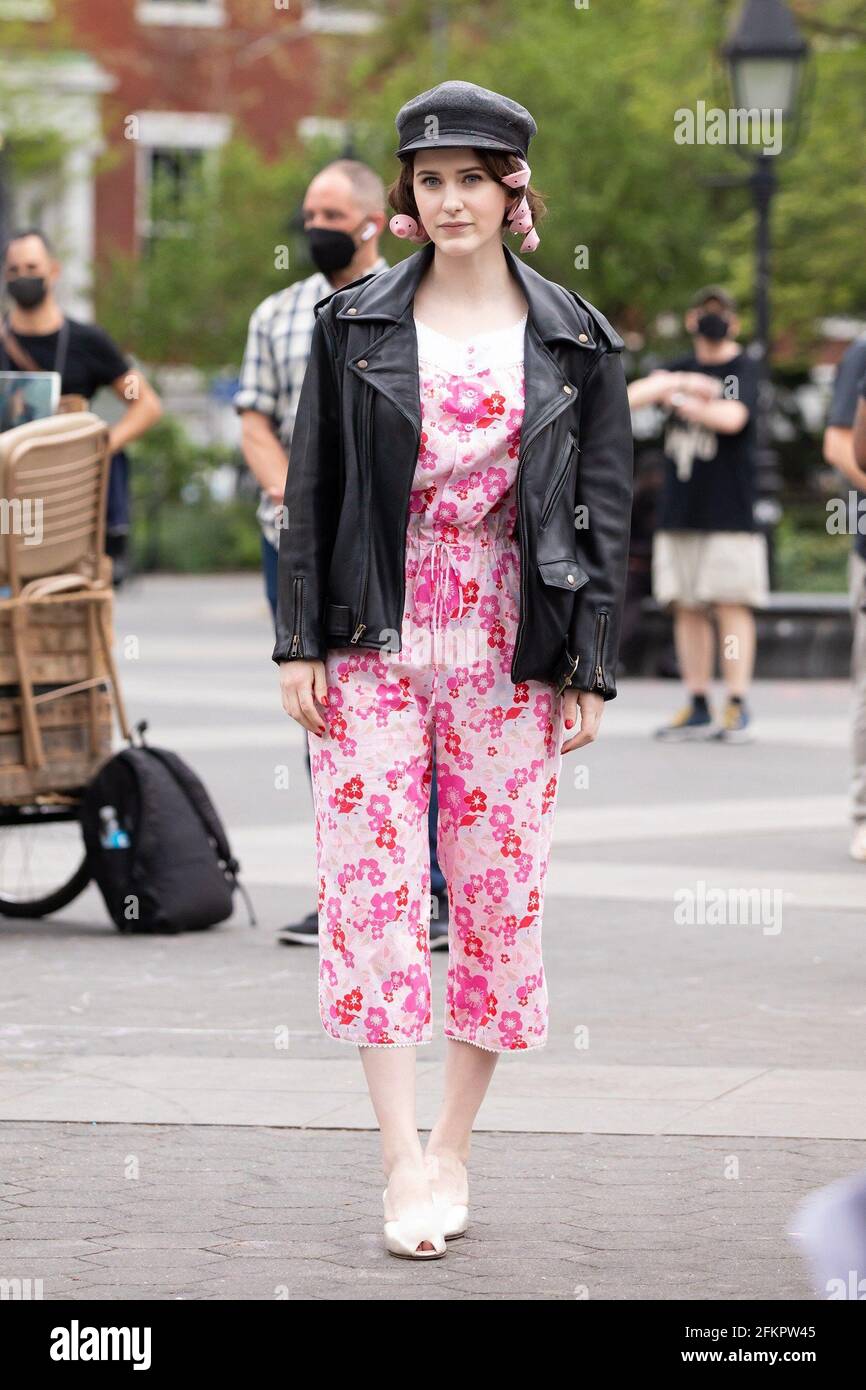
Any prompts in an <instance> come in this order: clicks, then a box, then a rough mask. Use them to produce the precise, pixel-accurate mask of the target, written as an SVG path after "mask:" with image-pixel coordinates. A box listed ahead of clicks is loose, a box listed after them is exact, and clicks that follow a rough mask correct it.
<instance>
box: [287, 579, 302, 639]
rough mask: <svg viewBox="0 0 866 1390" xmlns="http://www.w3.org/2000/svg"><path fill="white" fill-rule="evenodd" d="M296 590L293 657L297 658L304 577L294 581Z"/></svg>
mask: <svg viewBox="0 0 866 1390" xmlns="http://www.w3.org/2000/svg"><path fill="white" fill-rule="evenodd" d="M292 587H293V590H294V599H295V611H294V617H293V619H292V646H291V653H290V655H292V656H297V655H298V652H299V651H300V648H301V605H302V602H303V592H304V579H303V575H301V576H300V577H296V578H295V579H293V580H292Z"/></svg>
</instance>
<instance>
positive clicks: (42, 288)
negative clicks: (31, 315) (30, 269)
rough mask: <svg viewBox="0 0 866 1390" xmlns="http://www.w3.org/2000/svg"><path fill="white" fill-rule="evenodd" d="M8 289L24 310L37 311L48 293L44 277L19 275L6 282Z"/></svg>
mask: <svg viewBox="0 0 866 1390" xmlns="http://www.w3.org/2000/svg"><path fill="white" fill-rule="evenodd" d="M6 288H7V290H8V291H9V293H10V294H11V296H12V298H13V299H14V300H15V303H16V304H20V306H21V308H22V309H35V308H36V307H37V305H39V304H41V303H42V301H43V299H44V298H45V296H46V295H47V293H48V285H47V284H46V282H45V276H44V275H18V276H17V277H16V278H15V279H14V280H7V281H6Z"/></svg>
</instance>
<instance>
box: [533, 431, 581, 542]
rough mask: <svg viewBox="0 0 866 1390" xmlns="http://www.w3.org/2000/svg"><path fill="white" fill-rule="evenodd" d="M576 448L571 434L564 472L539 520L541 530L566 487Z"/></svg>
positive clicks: (558, 478) (566, 451)
mask: <svg viewBox="0 0 866 1390" xmlns="http://www.w3.org/2000/svg"><path fill="white" fill-rule="evenodd" d="M575 447H576V446H575V443H574V440H573V438H572V436H571V434H570V433H569V436H568V442H567V444H566V445H565V449H564V450H563V452H564V454H565V458H564V461H563V464H562V472H561V473H560V475H559V476H558V477H557V479H556V482H555V483H554V485H553V492H552V493H551V494H550V497H549V498H548V501H547V503H546V504H545V506H544V508H543V510H542V513H541V516H540V517H539V519H538V525H539V527H540V528H543V527H544V526H545V524H546V523H547V519H548V517H549V516H550V514H551V512H552V511H553V509H554V507H555V506H556V500H557V498H558V497H559V494H560V493H561V492H562V489H563V488H564V487H565V482H566V479H567V478H568V474H569V470H570V467H571V455H572V452H573V451H574V449H575Z"/></svg>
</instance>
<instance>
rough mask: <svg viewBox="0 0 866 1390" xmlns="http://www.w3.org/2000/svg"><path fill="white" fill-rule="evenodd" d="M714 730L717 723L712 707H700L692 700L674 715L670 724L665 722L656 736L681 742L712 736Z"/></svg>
mask: <svg viewBox="0 0 866 1390" xmlns="http://www.w3.org/2000/svg"><path fill="white" fill-rule="evenodd" d="M714 732H715V725H714V724H713V716H712V713H711V711H710V709H709V708H708V707H707V708H705V709H703V710H701V709H698V708H697V707H696V705H695V703H694V701H693V700H692V701H690V702H689V704H687V705H684V706H683V708H682V709H681V710H679V711H678V712H677V713H676V714H675V715H674V717H673V719H672V720H671V722H670V724H663V725H662V726H661V728H660V729H656V731H655V736H656V738H662V739H664V740H665V742H666V743H680V742H685V741H686V740H687V739H702V738H712V736H713V734H714Z"/></svg>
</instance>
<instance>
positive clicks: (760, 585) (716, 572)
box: [652, 531, 770, 608]
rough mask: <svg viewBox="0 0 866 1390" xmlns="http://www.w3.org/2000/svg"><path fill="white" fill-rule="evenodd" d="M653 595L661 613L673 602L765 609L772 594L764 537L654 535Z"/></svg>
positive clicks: (753, 533) (756, 534)
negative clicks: (740, 605)
mask: <svg viewBox="0 0 866 1390" xmlns="http://www.w3.org/2000/svg"><path fill="white" fill-rule="evenodd" d="M652 592H653V598H654V599H655V601H656V603H658V604H659V605H660V606H661V607H663V608H664V607H667V606H668V604H671V603H681V604H684V605H686V606H688V607H700V606H701V605H702V604H711V603H741V604H744V605H746V606H747V607H748V608H763V607H764V606H765V605H766V603H767V601H768V598H769V592H770V579H769V570H768V565H767V542H766V537H765V536H764V534H763V532H761V531H657V532H656V534H655V536H654V537H653V556H652Z"/></svg>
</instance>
